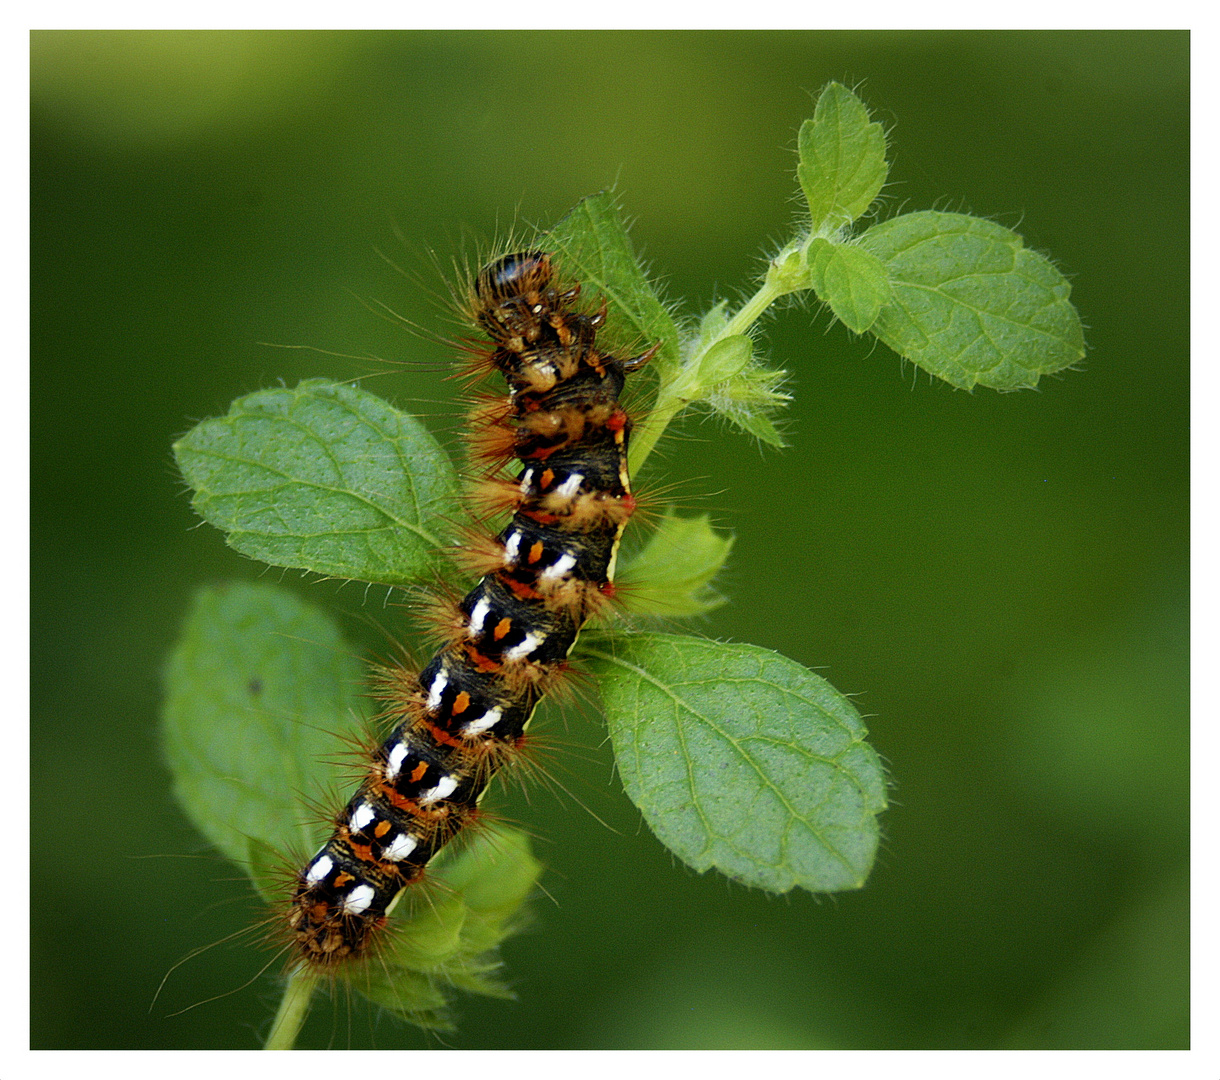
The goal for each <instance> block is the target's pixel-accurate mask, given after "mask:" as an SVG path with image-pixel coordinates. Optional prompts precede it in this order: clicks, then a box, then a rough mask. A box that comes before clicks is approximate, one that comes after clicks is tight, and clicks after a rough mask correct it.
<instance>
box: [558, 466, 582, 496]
mask: <svg viewBox="0 0 1220 1080" xmlns="http://www.w3.org/2000/svg"><path fill="white" fill-rule="evenodd" d="M583 481H584V477H583V476H582V475H581V474H580V473H578V472H574V473H572V474H571V475H570V476H569V477H568V478H567V479H566V480H565V481H564V482H563V483H562V484H560V485H559V487H557V488H556V489H555V494H556V495H561V496H563V498H565V499H570V498H571V497H572V496H573V495H575V494H576V493H577V492H578V491H579V490H580V485H581V483H582V482H583Z"/></svg>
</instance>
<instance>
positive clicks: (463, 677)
mask: <svg viewBox="0 0 1220 1080" xmlns="http://www.w3.org/2000/svg"><path fill="white" fill-rule="evenodd" d="M579 293H580V286H579V285H572V286H566V287H565V286H561V285H560V284H559V283H558V282H557V279H556V275H555V270H554V267H553V265H552V260H551V256H550V255H549V254H547V253H545V252H542V251H532V250H531V251H521V252H516V253H513V254H509V255H505V256H503V257H501V258H499V259H496V260H495V261H494V262H492V263H490V264H489V265H487V266H486V267H484V268H483V269H482V270H481V271H480V272H479V274H478V275H477V277H476V279H475V282H474V285H473V288H472V290H471V295H470V297H469V307H470V314H471V315H472V316H473V317H474V319H475V321H476V322H477V324H478V326H479V327H480V328H481V330H482V331H483V332H484V333H485V334H486V335H487V337H488V338H490V341H491V348H490V349H487V348H484V349H483V350H482V351H481V353H480V356H481V358H482V359H483V361H484V362H485V364H486V367H487V368H488V369H489V370H493V371H496V372H499V373H500V374H501V375H502V376H503V377H504V378H505V380H506V381H507V383H508V395H507V399H504V398H503V397H501V398H500V399H499V400H498V401H495V402H490V403H488V404H486V405H485V406H483V407H482V408H480V409H479V410H478V411H477V413H476V416H475V417H474V419H473V422H474V423H475V424H476V426H477V427H478V428H479V430H478V431H477V432H476V436H475V440H474V441H475V452H476V455H477V456H478V457H481V458H482V459H484V460H485V461H487V462H489V463H491V465H492V468H493V473H499V471H500V469H501V467H502V466H504V465H506V464H507V463H508V462H510V461H512V460H513V459H516V460H517V461H519V462H520V464H521V468H520V471H519V472H518V474H517V476H516V477H515V479H513V480H509V479H507V478H497V477H496V476H495V475H489V476H488V478H487V479H486V481H485V482H484V496H483V497H484V502H485V503H487V502H490V503H491V504H493V505H495V506H497V507H501V508H503V509H506V510H509V511H511V512H512V518H511V520H510V522H509V524H508V525H507V526H506V527H505V528H504V529H503V530H502V531H501V532H500V533H499V535H498V537H497V538H496V540H495V542H494V544H493V545H492V546H491V548H490V549H489V551H488V552H487V553H486V559H485V565H484V568H485V570H486V572H485V574H484V576H483V578H482V579H481V580H480V581H479V583H478V584H477V585H476V586H475V587H474V588H473V589H472V590H471V591H470V592H469V593H468V594H467V595H466V597H465V598H464V599H463V600H461V602H460V603H459V604H458V606H457V611H456V612H455V613H454V617H453V618H452V619H450V620H448V624H449V625H448V626H447V630H446V641H445V644H444V645H443V646H442V647H441V649H440V651H439V652H437V653H436V655H435V656H434V657H433V658H432V660H431V661H430V662H429V663H428V664H427V665H425V666H424V668H423V669H422V671H420V672H419V673H418V674H414V673H408V672H406V671H404V670H401V669H393V670H387V671H384V672H383V680H384V682H385V684H386V685H385V688H384V695H385V697H386V699H387V702H388V709H387V712H388V715H389V716H390V717H391V718H392V720H393V722H394V727H393V730H392V731H391V733H390V735H389V737H388V738H387V739H386V740H385V741H384V742H383V743H382V744H381V745H380V747H378V748H377V749H376V750H375V751H374V753H373V754H372V758H371V761H370V762H369V763H368V774H367V776H366V777H365V778H364V780H363V782H362V783H361V785H360V787H359V789H358V791H357V792H356V794H355V795H354V796H353V797H352V799H351V800H350V801H349V802H348V804H347V805H346V807H344V809H343V810H342V811H341V812H340V814H339V815H338V817H337V819H336V822H335V828H334V832H333V833H332V835H331V837H330V839H329V840H327V841H326V843H325V844H324V845H323V846H322V848H321V850H320V851H318V853H317V854H316V855H314V857H313V858H312V859H310V860H309V862H308V863H307V864H306V866H305V867H304V868H303V869H302V870H301V871H300V872H299V874H297V875H296V879H295V884H294V885H293V891H292V897H291V901H290V904H289V907H288V911H287V924H288V930H289V935H290V937H291V940H292V942H293V944H294V946H295V952H296V954H297V956H298V957H299V958H300V960H302V961H304V962H305V963H306V964H308V965H312V966H315V967H322V968H331V969H333V967H334V965H337V964H341V963H344V962H347V961H354V960H358V959H360V958H361V957H362V956H364V955H365V954H367V952H368V950H369V948H370V943H371V942H372V941H373V940H374V939H375V936H376V933H377V931H378V930H380V929H381V928H382V927H383V926H384V925H385V923H386V921H387V915H388V912H389V910H390V908H391V907H392V906H393V904H394V902H395V900H396V899H397V897H398V896H399V895H400V894H401V892H402V891H403V889H404V888H406V887H407V886H409V885H411V883H412V882H415V881H417V880H418V879H419V878H420V877H421V875H422V874H423V872H424V869H425V867H426V866H427V865H428V863H429V861H430V860H431V859H432V858H433V856H434V855H436V853H437V852H438V851H440V849H441V848H442V847H444V845H445V844H447V843H448V842H449V841H450V840H452V839H453V838H454V837H455V836H456V835H457V834H458V833H459V832H460V831H461V830H462V829H463V827H465V826H466V825H468V824H469V823H470V822H471V821H472V820H473V818H474V817H475V815H476V814H477V812H478V804H479V801H480V799H481V798H482V796H483V794H484V792H485V791H486V789H487V785H488V783H489V782H490V780H491V778H492V776H493V775H494V774H495V772H496V771H497V769H498V768H499V767H500V766H501V765H502V764H504V763H505V762H506V761H507V760H508V759H510V758H511V757H512V755H513V753H514V751H516V749H517V748H518V747H519V745H520V744H521V742H522V741H523V739H524V733H525V729H526V726H527V725H528V723H529V721H530V717H531V715H532V714H533V712H534V709H535V707H536V706H537V704H538V702H539V701H540V700H541V698H542V697H543V695H544V694H545V693H546V692H547V690H548V689H549V688H550V687H551V686H552V685H553V684H554V682H555V681H556V679H557V678H558V677H559V676H560V675H561V673H562V671H563V669H564V667H565V665H566V661H567V657H568V654H569V653H570V652H571V650H572V647H573V645H574V644H575V641H576V637H577V634H578V633H579V631H580V629H581V626H582V625H583V624H584V623H585V621H586V620H587V619H588V618H589V616H590V615H591V614H592V613H593V612H594V611H595V610H596V609H597V607H598V606H599V605H600V604H601V603H602V602H604V601H605V599H606V598H607V597H609V596H610V595H612V594H613V589H614V586H613V581H614V570H615V561H616V558H617V553H618V546H619V540H620V538H621V536H622V533H623V528H624V526H625V525H626V523H627V520H628V518H629V517H630V516H631V514H632V512H633V511H634V509H635V500H634V498H633V496H632V494H631V483H630V478H629V476H628V471H627V444H628V437H629V434H630V430H631V421H630V419H629V418H628V416H627V413H626V411H625V410H624V409H623V407H622V405H621V404H620V403H619V397H620V394H621V393H622V390H623V386H624V383H625V381H626V376H627V374H628V373H630V372H632V371H635V370H637V369H638V368H640V367H641V366H643V364H645V363H646V362H647V361H648V360H649V358H650V357H651V356H652V355H653V354H654V353H655V352H656V350H657V348H659V345H656V346H653V347H652V348H651V349H649V350H648V351H646V352H644V353H642V354H640V355H639V356H636V357H633V358H630V359H619V358H617V357H615V356H612V355H610V354H609V353H606V352H604V351H602V350H600V349H599V348H598V347H597V335H598V330H599V328H600V327H601V326H602V325H603V323H604V322H605V318H606V307H605V304H604V303H603V305H602V307H601V309H600V310H598V311H596V312H592V313H587V312H581V311H579V310H576V309H575V308H574V307H573V305H574V303H575V302H576V300H577V298H578V296H579Z"/></svg>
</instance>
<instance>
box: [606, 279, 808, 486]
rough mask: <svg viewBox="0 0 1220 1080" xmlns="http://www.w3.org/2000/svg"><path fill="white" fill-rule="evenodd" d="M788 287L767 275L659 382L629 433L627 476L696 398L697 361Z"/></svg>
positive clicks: (739, 330)
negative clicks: (644, 413)
mask: <svg viewBox="0 0 1220 1080" xmlns="http://www.w3.org/2000/svg"><path fill="white" fill-rule="evenodd" d="M788 291H791V290H788V289H784V288H780V287H777V285H776V284H775V282H774V281H773V280H772V277H771V275H770V274H768V275H767V279H766V280H765V281H764V282H763V284H762V287H761V288H760V289H759V290H758V292H756V293H755V294H754V295H753V296H751V297H750V299H749V300H747V301H746V302H745V303H744V304H742V306H741V308H740V309H739V310H738V312H737V314H735V315H734V316H733V317H732V318H731V319H730V320H729V321H728V322H727V323H726V324H725V326H724V329H723V330H721V331H720V333H718V334H716V335H715V337H713V338H711V340H709V341H708V342H707V344H706V345H705V346H704V347H703V348H702V349H700V350H699V351H698V352H697V353H694V354H693V355H691V356H690V357H689V358H688V359H687V360H686V361H685V363H683V364H682V366H681V367H679V368H678V370H677V373H676V374H675V375H674V377H673V378H672V379H671V380H670V381H669V382H668V383H662V385H661V386H660V387H659V389H658V390H657V400H656V402H655V404H654V405H653V407H652V409H651V410H650V411H649V413H648V415H647V416H646V417H645V418H644V419H643V420H641V421H640V422H639V423H638V424H637V425H636V427H635V430H634V431H633V432H632V433H631V450H630V453H629V455H628V468H629V469H630V472H631V475H632V476H635V475H636V474H637V473H638V472H639V468H640V466H641V465H642V464H643V463H644V460H645V459H646V458H647V457H648V455H649V454H651V453H652V448H653V447H654V446H656V444H657V440H658V439H660V437H661V436H662V435H663V434H664V433H665V429H666V428H667V427H668V426H669V422H670V421H671V420H672V419H673V418H674V417H675V416H677V415H678V413H680V412H681V411H682V410H683V409H685V408H686V406H687V405H689V404H690V403H691V402H692V401H694V400H696V399H697V398H698V397H699V394H698V391H700V390H702V389H703V388H702V387H701V386H699V384H698V377H699V363H700V361H701V360H702V359H703V357H704V356H705V355H706V354H707V353H708V352H709V351H710V350H711V348H712V346H714V345H715V344H716V343H717V342H720V341H723V340H724V339H725V338H728V337H735V336H736V335H738V334H744V333H745V332H746V331H747V330H749V329H750V327H751V326H753V325H754V324H755V323H756V322H758V320H759V318H760V317H761V316H762V313H763V312H764V311H766V310H767V308H769V307H770V306H771V305H772V304H773V303H775V301H776V300H778V299H779V298H780V297H781V296H783V295H784V293H785V292H788Z"/></svg>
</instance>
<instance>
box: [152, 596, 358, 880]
mask: <svg viewBox="0 0 1220 1080" xmlns="http://www.w3.org/2000/svg"><path fill="white" fill-rule="evenodd" d="M360 689H361V670H360V665H359V663H358V662H357V660H356V658H355V657H354V656H353V655H352V651H351V648H350V647H349V646H348V644H347V643H346V642H345V641H344V640H343V638H342V636H341V635H340V633H339V631H338V628H337V627H336V626H335V625H334V623H333V622H332V621H331V619H330V618H329V617H328V616H326V615H325V614H323V613H322V612H321V611H320V610H318V609H317V608H316V607H314V606H313V605H311V604H306V603H304V602H303V601H301V600H298V599H297V598H296V597H295V596H294V595H293V594H292V593H290V592H288V591H287V590H285V589H280V588H276V587H274V586H270V585H261V584H260V585H250V584H239V583H234V584H232V585H227V586H221V587H215V588H205V589H202V590H200V591H199V593H197V594H196V596H195V599H194V603H193V604H192V605H191V610H190V613H189V614H188V615H187V617H186V621H185V623H184V625H183V627H182V635H181V637H180V638H179V640H178V644H177V646H176V647H175V648H174V651H173V653H172V655H171V656H170V659H169V664H168V667H167V670H166V697H165V713H164V734H165V751H166V756H167V758H168V759H169V765H170V771H171V772H172V773H173V777H174V793H175V795H177V797H178V801H179V802H180V803H181V804H182V807H183V809H184V810H186V812H187V814H188V815H189V816H190V818H191V820H192V821H193V822H194V823H195V825H196V827H197V828H198V829H199V831H200V832H202V833H203V835H204V836H206V837H207V838H208V839H209V840H210V841H211V842H212V843H213V844H215V845H216V846H217V847H218V848H219V849H220V850H221V851H222V852H224V854H225V855H227V856H228V857H229V858H230V859H232V860H233V861H234V862H235V863H237V864H238V865H239V866H242V867H244V868H246V869H247V871H248V872H250V873H251V874H253V875H255V878H256V882H257V883H258V884H259V886H260V888H263V889H265V888H267V887H268V881H269V880H270V875H269V873H268V870H269V867H270V865H271V864H272V863H273V861H274V858H273V856H271V855H270V854H269V852H268V849H270V852H275V853H278V854H279V855H280V856H281V858H282V857H283V856H284V855H285V854H286V853H288V852H296V853H307V852H312V851H313V850H314V849H315V848H316V847H317V846H318V845H319V844H320V843H321V841H322V840H323V839H324V836H323V835H322V829H321V828H320V827H319V825H318V824H317V822H316V821H314V820H313V818H315V817H316V813H314V812H312V811H310V810H309V809H308V808H307V807H304V806H302V805H301V803H300V793H301V792H306V793H309V794H311V795H313V796H317V795H319V794H321V793H322V792H323V791H325V790H326V788H327V785H328V782H329V781H330V780H331V778H332V774H333V772H334V769H333V766H330V765H328V764H327V763H326V761H325V760H324V758H325V757H327V756H332V757H333V755H334V754H335V752H336V750H338V749H339V747H340V743H339V741H338V739H337V733H338V732H345V731H351V730H352V728H353V722H354V721H358V718H359V716H360V710H361V707H362V704H363V702H362V698H361V695H360Z"/></svg>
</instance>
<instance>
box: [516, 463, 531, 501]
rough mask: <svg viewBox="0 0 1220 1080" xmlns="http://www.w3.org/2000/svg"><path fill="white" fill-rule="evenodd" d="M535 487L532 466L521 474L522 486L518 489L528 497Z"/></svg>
mask: <svg viewBox="0 0 1220 1080" xmlns="http://www.w3.org/2000/svg"><path fill="white" fill-rule="evenodd" d="M533 485H534V466H533V465H531V466H530V467H529V468H528V469H526V470H525V472H523V473H522V474H521V486H520V488H519V489H518V490H519V491H520V492H521V494H522V495H528V494H529V493H530V488H531V487H533Z"/></svg>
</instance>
